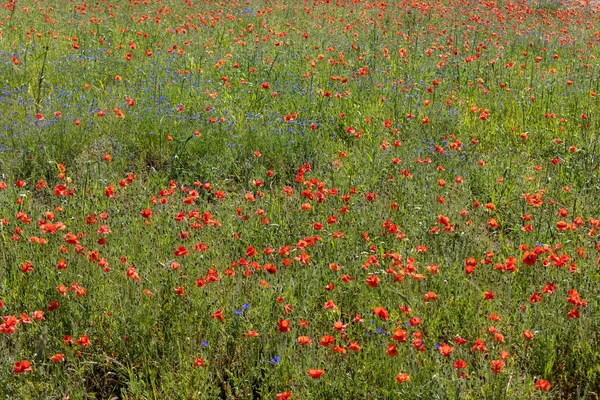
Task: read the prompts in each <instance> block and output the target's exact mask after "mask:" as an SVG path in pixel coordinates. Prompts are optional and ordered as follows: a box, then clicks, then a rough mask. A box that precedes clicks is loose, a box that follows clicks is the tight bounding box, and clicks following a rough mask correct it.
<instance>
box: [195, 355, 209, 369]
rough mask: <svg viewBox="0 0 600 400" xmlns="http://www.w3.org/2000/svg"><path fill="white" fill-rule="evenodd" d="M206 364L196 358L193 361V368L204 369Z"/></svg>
mask: <svg viewBox="0 0 600 400" xmlns="http://www.w3.org/2000/svg"><path fill="white" fill-rule="evenodd" d="M205 365H206V364H205V362H204V360H203V359H201V358H200V357H196V359H195V360H194V367H204V366H205Z"/></svg>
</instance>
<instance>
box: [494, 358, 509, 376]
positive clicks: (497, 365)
mask: <svg viewBox="0 0 600 400" xmlns="http://www.w3.org/2000/svg"><path fill="white" fill-rule="evenodd" d="M505 365H506V364H505V363H504V361H502V360H492V372H493V373H494V374H501V373H502V368H504V366H505Z"/></svg>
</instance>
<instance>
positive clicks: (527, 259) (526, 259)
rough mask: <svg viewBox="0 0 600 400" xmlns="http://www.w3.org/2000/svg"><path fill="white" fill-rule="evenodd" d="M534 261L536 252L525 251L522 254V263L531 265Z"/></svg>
mask: <svg viewBox="0 0 600 400" xmlns="http://www.w3.org/2000/svg"><path fill="white" fill-rule="evenodd" d="M536 261H537V254H535V253H534V252H532V251H526V252H525V254H523V264H525V265H529V266H530V267H531V266H533V265H534V264H535V262H536Z"/></svg>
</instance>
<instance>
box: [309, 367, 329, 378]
mask: <svg viewBox="0 0 600 400" xmlns="http://www.w3.org/2000/svg"><path fill="white" fill-rule="evenodd" d="M323 372H325V370H324V369H309V370H308V375H309V376H310V377H311V378H313V379H319V378H320V377H321V375H323Z"/></svg>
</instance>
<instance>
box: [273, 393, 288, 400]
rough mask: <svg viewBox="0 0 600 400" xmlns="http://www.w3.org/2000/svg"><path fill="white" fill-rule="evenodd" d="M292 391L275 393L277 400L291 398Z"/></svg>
mask: <svg viewBox="0 0 600 400" xmlns="http://www.w3.org/2000/svg"><path fill="white" fill-rule="evenodd" d="M291 397H292V392H282V393H277V394H276V395H275V400H290V398H291Z"/></svg>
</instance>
